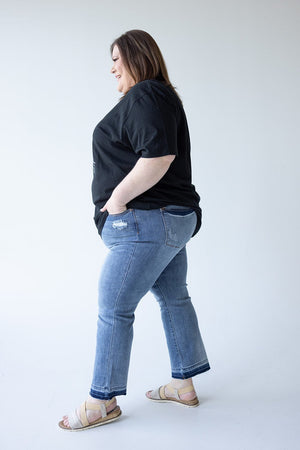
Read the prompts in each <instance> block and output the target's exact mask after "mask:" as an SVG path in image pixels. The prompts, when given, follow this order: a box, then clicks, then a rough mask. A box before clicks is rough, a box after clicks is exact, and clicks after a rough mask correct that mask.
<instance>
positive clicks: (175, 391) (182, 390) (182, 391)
mask: <svg viewBox="0 0 300 450" xmlns="http://www.w3.org/2000/svg"><path fill="white" fill-rule="evenodd" d="M164 388H165V386H164ZM168 389H169V391H171V392H173V394H174V395H175V398H177V400H180V397H179V396H180V395H181V394H185V393H187V392H192V391H194V390H195V388H194V386H193V385H191V386H186V387H184V388H180V389H176V388H174V387H173V386H169V385H168ZM162 392H163V396H164V397H162V398H166V396H165V394H164V389H163V391H162Z"/></svg>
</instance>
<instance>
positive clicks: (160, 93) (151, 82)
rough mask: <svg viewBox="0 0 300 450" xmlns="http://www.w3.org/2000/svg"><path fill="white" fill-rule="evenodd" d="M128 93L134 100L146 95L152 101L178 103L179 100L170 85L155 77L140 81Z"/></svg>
mask: <svg viewBox="0 0 300 450" xmlns="http://www.w3.org/2000/svg"><path fill="white" fill-rule="evenodd" d="M128 94H130V95H129V97H130V99H131V100H133V101H136V100H137V99H139V98H141V97H143V96H146V98H148V99H149V101H150V102H151V101H152V102H153V101H154V102H157V101H159V100H162V101H164V102H165V101H167V102H168V103H169V104H171V103H173V104H174V105H177V104H178V101H179V99H178V97H177V95H176V93H175V92H174V91H173V89H172V88H171V87H170V86H167V85H166V84H165V83H164V82H162V81H159V80H157V79H154V78H151V79H147V80H142V81H139V82H138V83H136V84H135V85H134V86H133V87H132V88H131V89H130V91H129V92H128ZM128 94H127V95H128Z"/></svg>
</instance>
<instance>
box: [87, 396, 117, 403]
mask: <svg viewBox="0 0 300 450" xmlns="http://www.w3.org/2000/svg"><path fill="white" fill-rule="evenodd" d="M88 400H89V401H90V402H91V403H98V404H99V403H108V402H109V401H110V400H103V399H101V398H96V397H92V396H91V395H90V394H89V396H88ZM115 400H116V399H115ZM112 403H113V402H112Z"/></svg>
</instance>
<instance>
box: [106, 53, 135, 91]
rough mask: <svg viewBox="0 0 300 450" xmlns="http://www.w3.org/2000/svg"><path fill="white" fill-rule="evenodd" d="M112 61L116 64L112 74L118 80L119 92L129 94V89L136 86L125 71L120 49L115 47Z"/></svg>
mask: <svg viewBox="0 0 300 450" xmlns="http://www.w3.org/2000/svg"><path fill="white" fill-rule="evenodd" d="M112 60H113V62H114V64H113V66H112V69H111V71H110V72H111V73H113V74H114V76H115V77H116V78H117V82H118V86H117V89H118V91H119V92H123V93H125V92H127V91H128V89H129V88H130V87H132V86H134V85H135V81H134V80H133V78H132V77H131V76H130V75H129V73H128V72H127V70H126V69H125V67H124V65H123V62H122V58H121V55H120V53H119V49H118V47H117V46H116V45H115V46H114V48H113V52H112Z"/></svg>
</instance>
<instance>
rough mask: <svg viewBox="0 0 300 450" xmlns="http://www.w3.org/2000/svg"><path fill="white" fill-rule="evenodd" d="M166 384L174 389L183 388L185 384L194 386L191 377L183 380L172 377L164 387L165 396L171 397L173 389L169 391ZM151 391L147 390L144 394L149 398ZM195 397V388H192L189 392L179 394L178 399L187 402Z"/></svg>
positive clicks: (172, 396)
mask: <svg viewBox="0 0 300 450" xmlns="http://www.w3.org/2000/svg"><path fill="white" fill-rule="evenodd" d="M168 386H171V387H173V388H175V389H181V388H185V387H187V386H192V387H194V385H193V380H192V378H186V379H184V380H180V379H178V378H172V380H171V381H170V383H168V384H167V385H166V387H165V396H166V397H171V398H175V396H174V391H171V390H170V389H168ZM151 392H152V391H148V392H147V393H146V396H147V397H148V398H150V399H151ZM196 397H197V394H196V391H195V389H193V390H192V391H190V392H185V393H183V394H180V400H184V401H187V402H188V401H190V400H194V398H196Z"/></svg>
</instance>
